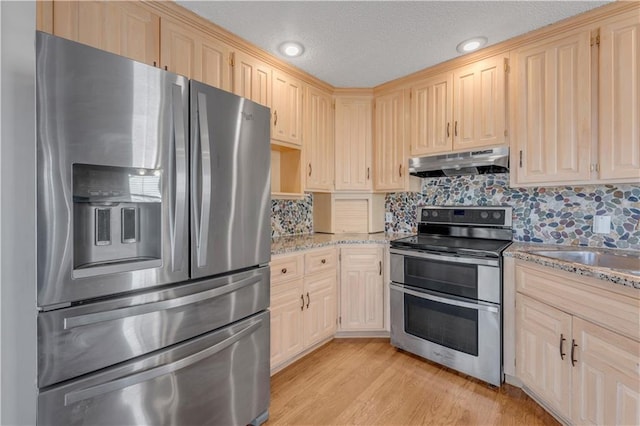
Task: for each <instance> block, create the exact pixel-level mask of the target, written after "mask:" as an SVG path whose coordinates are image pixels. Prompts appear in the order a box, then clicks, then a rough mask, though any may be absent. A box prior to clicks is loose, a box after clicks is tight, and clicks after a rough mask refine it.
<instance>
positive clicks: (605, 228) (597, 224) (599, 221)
mask: <svg viewBox="0 0 640 426" xmlns="http://www.w3.org/2000/svg"><path fill="white" fill-rule="evenodd" d="M610 232H611V216H594V217H593V233H594V234H608V233H610Z"/></svg>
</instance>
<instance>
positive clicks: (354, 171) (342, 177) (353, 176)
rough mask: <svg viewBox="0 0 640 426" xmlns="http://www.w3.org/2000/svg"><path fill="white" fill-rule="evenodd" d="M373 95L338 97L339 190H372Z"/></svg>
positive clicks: (337, 161) (337, 145) (337, 164)
mask: <svg viewBox="0 0 640 426" xmlns="http://www.w3.org/2000/svg"><path fill="white" fill-rule="evenodd" d="M371 100H372V99H371V96H338V97H336V139H335V140H336V159H335V160H336V163H335V164H336V169H335V172H336V190H338V191H371V189H372V188H373V186H372V182H371V177H372V176H371V121H372V117H371V115H372V105H371Z"/></svg>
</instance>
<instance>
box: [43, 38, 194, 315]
mask: <svg viewBox="0 0 640 426" xmlns="http://www.w3.org/2000/svg"><path fill="white" fill-rule="evenodd" d="M36 78H37V91H36V93H37V109H38V114H37V116H38V117H37V153H38V159H37V164H38V176H37V185H38V186H37V187H38V195H37V204H38V213H37V218H38V219H37V222H38V223H37V227H38V255H37V256H38V306H40V307H44V308H46V307H50V306H52V305H59V304H63V303H64V304H66V303H69V302H73V301H78V300H86V299H90V298H96V297H101V296H108V295H113V294H117V293H121V292H126V291H130V290H138V289H143V288H148V287H152V286H156V285H159V284H166V283H173V282H179V281H183V280H187V279H188V278H189V264H188V261H189V253H188V250H187V248H188V237H189V229H188V210H187V209H188V203H187V201H188V199H187V197H188V193H187V185H188V176H187V171H188V163H187V160H188V128H187V120H188V109H187V97H188V90H187V89H188V88H187V79H186V78H185V77H182V76H178V75H176V74H172V73H169V72H166V71H163V70H160V69H158V68H154V67H151V66H148V65H145V64H142V63H138V62H135V61H131V60H129V59H126V58H123V57H120V56H117V55H114V54H111V53H108V52H103V51H100V50H97V49H94V48H91V47H89V46H84V45H81V44H78V43H74V42H72V41H68V40H64V39H61V38H58V37H54V36H51V35H48V34H44V33H38V34H37V61H36Z"/></svg>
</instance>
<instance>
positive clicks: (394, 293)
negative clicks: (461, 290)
mask: <svg viewBox="0 0 640 426" xmlns="http://www.w3.org/2000/svg"><path fill="white" fill-rule="evenodd" d="M500 315H501V313H500V305H497V304H492V303H486V302H481V301H474V300H463V299H462V298H457V297H451V296H446V295H441V294H438V293H434V292H426V291H422V290H417V289H413V288H410V287H407V286H403V285H401V284H398V283H391V344H392V345H394V346H396V347H398V348H400V349H404V350H407V351H409V352H412V353H414V354H416V355H420V356H422V357H424V358H426V359H429V360H431V361H435V362H437V363H439V364H442V365H445V366H447V367H450V368H453V369H454V370H458V371H460V372H462V373H465V374H469V375H470V376H473V377H476V378H478V379H480V380H483V381H485V382H488V383H490V384H492V385H495V386H500V383H501V381H502V368H501V366H502V359H501V356H502V346H501V342H502V335H501V317H500Z"/></svg>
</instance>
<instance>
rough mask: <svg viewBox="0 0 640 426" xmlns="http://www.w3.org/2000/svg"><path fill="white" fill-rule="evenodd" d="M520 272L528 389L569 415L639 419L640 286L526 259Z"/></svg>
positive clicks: (519, 341)
mask: <svg viewBox="0 0 640 426" xmlns="http://www.w3.org/2000/svg"><path fill="white" fill-rule="evenodd" d="M515 280H516V291H517V293H516V375H517V377H518V378H519V379H520V380H521V381H522V383H523V384H524V387H525V390H527V391H528V392H529V393H530V394H532V395H533V396H534V398H535V399H537V400H538V401H539V402H541V403H542V404H543V405H544V406H546V407H547V408H549V409H550V410H551V411H553V412H554V413H555V414H556V415H558V416H559V417H561V418H562V419H563V420H565V421H569V422H570V423H574V424H611V425H613V424H640V370H639V369H638V366H639V365H640V308H639V306H640V291H638V290H637V289H633V288H625V287H624V286H619V285H616V284H609V285H608V286H607V284H606V283H599V282H598V281H599V280H597V279H594V278H588V279H585V277H580V276H577V275H575V274H572V273H569V272H564V271H555V270H552V269H550V268H547V267H543V266H539V265H535V264H529V263H527V262H524V261H516V263H515ZM612 286H613V287H614V288H611V287H612ZM615 286H619V287H622V288H620V289H615ZM607 287H609V288H607ZM576 301H577V302H576Z"/></svg>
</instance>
